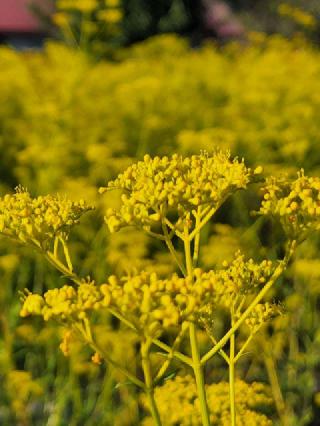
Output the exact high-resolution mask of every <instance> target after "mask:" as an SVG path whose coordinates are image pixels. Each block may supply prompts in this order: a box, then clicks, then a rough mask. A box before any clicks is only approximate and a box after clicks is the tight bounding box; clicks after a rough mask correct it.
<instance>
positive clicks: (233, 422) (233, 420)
mask: <svg viewBox="0 0 320 426" xmlns="http://www.w3.org/2000/svg"><path fill="white" fill-rule="evenodd" d="M232 325H233V320H232ZM235 340H236V337H235V334H232V335H231V337H230V354H229V396H230V417H231V426H236V397H235Z"/></svg>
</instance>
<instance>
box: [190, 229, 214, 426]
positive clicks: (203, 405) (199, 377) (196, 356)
mask: <svg viewBox="0 0 320 426" xmlns="http://www.w3.org/2000/svg"><path fill="white" fill-rule="evenodd" d="M184 251H185V258H186V266H187V273H188V277H190V278H193V262H192V257H191V248H190V239H189V231H188V227H187V226H185V228H184ZM189 335H190V346H191V355H192V367H193V372H194V376H195V380H196V385H197V393H198V398H199V403H200V410H201V418H202V425H203V426H210V414H209V408H208V403H207V397H206V389H205V383H204V376H203V368H202V366H201V357H200V351H199V345H198V339H197V331H196V326H195V324H194V323H190V327H189Z"/></svg>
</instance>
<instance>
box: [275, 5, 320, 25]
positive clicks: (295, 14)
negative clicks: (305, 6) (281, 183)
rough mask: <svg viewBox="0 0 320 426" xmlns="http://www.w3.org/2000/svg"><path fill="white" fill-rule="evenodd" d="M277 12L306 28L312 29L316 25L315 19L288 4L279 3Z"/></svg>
mask: <svg viewBox="0 0 320 426" xmlns="http://www.w3.org/2000/svg"><path fill="white" fill-rule="evenodd" d="M278 12H279V14H280V15H282V16H286V17H288V18H291V19H292V20H293V21H295V22H296V23H297V24H300V25H302V26H304V27H307V28H311V29H314V28H315V27H316V25H317V19H316V18H315V17H314V16H313V15H311V14H310V13H307V12H306V11H304V10H302V9H300V8H298V7H294V6H292V5H290V4H288V3H281V4H280V6H279V7H278Z"/></svg>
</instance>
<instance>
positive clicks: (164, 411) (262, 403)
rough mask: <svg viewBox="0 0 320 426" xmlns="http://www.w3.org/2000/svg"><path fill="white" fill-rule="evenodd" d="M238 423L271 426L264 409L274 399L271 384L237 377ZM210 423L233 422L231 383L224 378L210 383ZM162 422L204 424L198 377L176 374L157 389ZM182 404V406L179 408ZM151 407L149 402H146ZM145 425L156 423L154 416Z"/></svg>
mask: <svg viewBox="0 0 320 426" xmlns="http://www.w3.org/2000/svg"><path fill="white" fill-rule="evenodd" d="M235 387H236V407H237V412H238V417H237V424H239V425H241V426H271V425H272V421H271V420H270V419H268V418H267V416H266V415H265V414H263V411H264V410H266V409H270V407H272V405H273V402H272V398H271V396H270V390H269V388H268V387H267V386H266V385H264V384H262V383H257V382H254V383H251V384H248V383H245V382H244V381H242V380H236V383H235ZM206 391H207V398H208V405H209V410H210V413H211V414H210V423H211V425H212V426H230V402H229V384H228V383H226V382H221V383H218V384H211V385H207V386H206ZM155 399H156V402H157V405H158V408H159V412H160V417H161V420H162V424H164V425H166V426H170V425H172V426H174V425H181V426H201V424H202V422H201V416H200V404H199V401H198V398H197V391H196V386H195V382H194V379H193V378H192V377H191V376H184V377H182V376H176V377H175V378H174V379H171V380H167V381H166V382H165V384H164V385H163V386H161V387H158V388H156V390H155ZM177 407H179V409H177ZM146 408H147V406H146ZM143 425H144V426H149V425H152V421H151V419H150V418H147V419H145V421H144V422H143Z"/></svg>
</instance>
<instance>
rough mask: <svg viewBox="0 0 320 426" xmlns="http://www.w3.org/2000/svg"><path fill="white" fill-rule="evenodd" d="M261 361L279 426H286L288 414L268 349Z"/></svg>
mask: <svg viewBox="0 0 320 426" xmlns="http://www.w3.org/2000/svg"><path fill="white" fill-rule="evenodd" d="M263 360H264V365H265V367H266V370H267V374H268V378H269V383H270V386H271V391H272V395H273V399H274V403H275V406H276V409H277V412H278V415H279V418H280V421H281V424H282V426H287V425H288V416H287V415H288V413H287V410H286V405H285V402H284V398H283V395H282V391H281V387H280V383H279V380H278V375H277V369H276V366H275V362H274V359H273V356H272V354H271V351H270V350H269V349H268V353H264V356H263Z"/></svg>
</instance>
